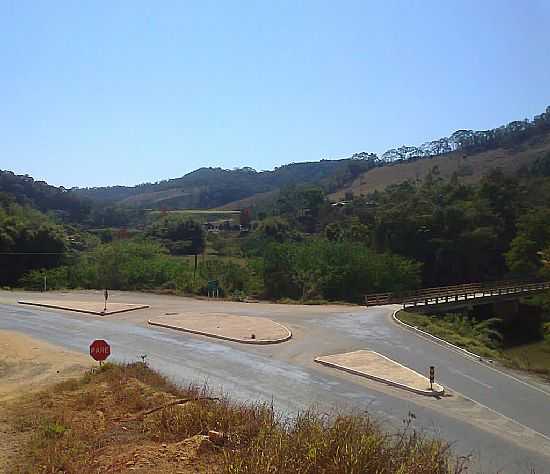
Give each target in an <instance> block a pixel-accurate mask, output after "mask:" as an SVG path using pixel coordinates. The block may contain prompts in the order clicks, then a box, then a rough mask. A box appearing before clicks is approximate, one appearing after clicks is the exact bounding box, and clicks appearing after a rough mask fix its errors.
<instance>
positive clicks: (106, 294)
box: [103, 288, 109, 313]
mask: <svg viewBox="0 0 550 474" xmlns="http://www.w3.org/2000/svg"><path fill="white" fill-rule="evenodd" d="M103 296H104V297H105V306H104V307H103V312H104V313H105V312H106V311H107V300H108V299H109V291H108V290H107V288H105V291H104V292H103Z"/></svg>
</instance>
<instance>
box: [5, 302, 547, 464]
mask: <svg viewBox="0 0 550 474" xmlns="http://www.w3.org/2000/svg"><path fill="white" fill-rule="evenodd" d="M155 298H158V297H155ZM207 304H210V303H207ZM211 304H214V305H218V306H217V309H215V310H214V309H213V311H220V309H219V308H220V305H223V311H224V312H235V313H239V314H251V315H256V316H266V312H265V311H261V313H262V314H259V310H258V308H259V307H260V306H258V305H238V304H236V305H232V304H231V303H211ZM391 312H392V310H391V308H388V307H378V308H377V307H375V308H369V309H364V308H354V307H342V310H341V313H340V314H331V313H326V312H324V311H323V310H321V309H320V310H319V311H318V312H315V311H312V310H311V309H310V310H308V311H307V312H306V313H305V314H304V313H301V312H299V309H297V313H296V314H292V311H288V310H287V311H284V312H281V313H280V314H277V313H276V312H271V314H270V317H271V318H273V319H275V320H276V321H278V322H282V323H283V324H286V325H287V326H289V327H290V328H291V329H292V330H293V333H294V335H295V337H294V340H293V341H291V342H289V343H284V344H280V345H276V346H244V345H239V344H236V343H230V342H223V341H219V340H213V339H208V338H205V337H201V336H193V335H190V334H185V333H179V332H178V333H176V332H174V331H171V330H169V329H162V328H150V327H146V326H145V325H144V324H143V322H142V321H137V320H132V317H131V316H128V315H126V316H125V317H123V318H118V319H117V317H116V316H113V317H109V318H97V317H91V316H86V315H80V314H76V313H68V312H62V311H51V310H40V309H31V308H23V307H17V306H13V305H0V329H12V330H18V331H21V332H24V333H26V334H29V335H31V336H33V337H37V338H40V339H43V340H46V341H48V342H52V343H56V344H59V345H62V346H64V347H67V348H69V349H73V350H76V351H81V352H86V351H87V348H88V345H89V343H90V341H91V340H92V339H95V338H104V339H107V340H109V342H110V343H111V346H112V352H113V358H114V359H116V360H120V361H124V360H126V361H130V360H137V359H138V356H139V354H141V353H146V354H148V361H149V362H150V364H151V365H152V366H153V367H155V368H157V369H159V370H161V371H163V372H164V373H166V374H169V375H171V376H172V377H174V378H175V379H176V380H179V381H186V382H188V381H190V380H193V381H196V382H199V383H202V382H204V381H206V382H207V383H208V384H209V385H210V386H211V387H212V388H214V389H219V388H220V387H222V388H223V389H224V390H226V391H227V392H229V393H231V395H232V396H233V397H237V398H239V399H243V400H264V401H271V399H272V398H273V400H274V402H275V404H276V405H277V406H278V407H279V408H281V409H283V410H285V411H288V412H290V413H294V412H296V411H298V410H301V409H304V408H307V407H309V406H311V405H312V404H316V405H317V406H318V407H319V408H320V409H323V410H325V409H328V408H336V409H344V410H347V409H354V410H367V411H369V412H370V413H371V414H373V415H375V416H376V417H377V418H378V419H380V420H383V421H384V422H385V423H387V424H388V425H391V426H400V425H401V423H402V420H403V419H404V418H406V417H407V414H408V413H409V412H413V413H414V414H415V416H416V420H415V422H414V423H415V426H416V427H417V428H422V429H423V430H425V431H426V432H428V433H430V434H436V435H440V436H442V437H443V438H445V439H447V440H449V441H451V442H453V444H454V449H455V452H457V453H458V454H461V455H466V454H473V456H474V457H475V459H476V468H479V469H482V470H483V471H484V472H495V471H497V470H502V471H503V472H511V473H515V472H529V470H530V468H531V467H535V468H536V472H538V473H540V472H543V473H544V472H549V473H550V468H549V466H550V396H549V395H548V394H547V393H545V392H544V391H543V390H548V388H545V387H544V386H540V387H537V386H535V387H533V386H530V385H528V384H526V383H524V382H522V381H520V380H516V379H514V378H511V377H508V376H507V375H505V374H502V373H500V372H497V371H495V370H493V369H492V368H490V367H487V366H485V365H483V364H479V363H477V362H475V361H473V360H471V359H469V358H467V357H464V356H463V355H461V354H459V353H457V352H454V351H451V350H448V349H446V348H444V347H441V346H439V345H437V344H435V343H433V342H431V341H429V340H425V339H423V338H421V337H419V336H417V335H416V334H415V333H412V332H410V331H408V330H406V329H404V328H402V327H401V326H398V325H396V324H395V323H394V322H393V321H391ZM298 313H299V314H298ZM136 314H137V313H136ZM365 348H368V349H372V350H375V351H378V352H381V353H383V354H385V355H387V356H389V357H391V358H393V359H395V360H397V361H399V362H401V363H404V364H405V365H408V366H410V367H412V368H414V369H416V370H418V371H420V372H426V370H427V367H428V366H429V365H436V367H437V375H438V380H439V381H440V382H441V383H442V384H443V385H445V386H446V387H449V388H451V392H454V393H453V396H451V397H445V398H443V399H441V400H435V399H430V398H426V397H420V396H417V395H414V394H408V393H406V392H401V391H399V390H397V389H393V388H390V387H386V386H384V385H381V384H377V383H376V382H371V381H366V380H363V379H359V378H357V377H354V376H352V375H349V374H344V373H341V372H337V371H335V370H334V369H330V368H326V367H322V366H319V365H317V364H314V363H313V362H312V360H313V358H314V357H315V356H318V355H324V354H332V353H337V352H346V351H351V350H355V349H365ZM457 392H459V393H457ZM460 394H463V395H464V396H465V397H469V398H471V399H473V400H476V401H477V402H480V403H481V404H482V405H484V406H487V407H489V408H490V409H491V410H489V409H485V408H483V406H480V405H478V404H476V403H474V402H471V401H469V400H468V399H465V398H463V397H462V396H461V395H460ZM492 410H494V411H496V412H498V413H500V414H502V415H504V416H500V415H499V414H496V413H494V412H493V411H492ZM509 419H512V420H515V421H516V422H518V423H514V422H512V421H509ZM533 430H534V431H533ZM537 433H540V434H541V435H539V434H537ZM543 435H545V436H548V439H546V438H545V437H544V436H543Z"/></svg>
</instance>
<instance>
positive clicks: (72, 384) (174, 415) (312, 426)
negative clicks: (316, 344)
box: [13, 363, 465, 474]
mask: <svg viewBox="0 0 550 474" xmlns="http://www.w3.org/2000/svg"><path fill="white" fill-rule="evenodd" d="M207 395H208V389H207V388H206V387H196V386H189V387H186V388H180V387H177V386H175V385H174V384H172V383H171V382H170V381H169V380H167V379H166V378H164V377H163V376H161V375H159V374H158V373H156V372H154V371H152V370H150V369H149V368H147V366H146V365H144V364H142V363H135V364H129V365H111V364H106V365H104V366H103V368H102V369H101V370H99V371H98V372H97V373H95V374H87V375H86V376H85V377H83V378H82V379H80V380H70V381H67V382H64V383H62V384H59V385H57V386H55V387H53V388H52V389H50V390H47V391H44V392H41V393H40V394H38V395H34V396H32V397H29V398H27V399H25V400H21V401H19V402H18V403H17V405H16V406H14V413H15V414H14V417H13V423H14V425H15V426H16V428H17V429H18V430H20V431H22V432H27V433H28V434H29V436H28V439H29V441H28V443H27V445H26V447H25V448H24V450H23V454H22V456H21V457H20V459H18V465H19V470H18V471H16V472H22V473H31V472H33V473H34V472H44V473H58V472H66V473H76V472H78V473H88V472H90V473H91V472H94V473H97V472H124V471H126V470H132V471H137V472H160V473H168V472H181V473H187V472H226V473H232V474H237V473H250V474H252V473H253V474H257V473H311V474H314V473H315V474H317V473H344V472H345V473H369V472H376V473H396V472H399V473H419V474H420V473H430V474H432V473H449V472H452V473H460V472H464V470H465V466H464V465H463V463H462V461H461V460H458V459H456V458H455V457H454V456H453V455H452V454H451V453H450V452H449V449H448V446H447V445H446V443H444V442H442V441H439V440H432V439H428V438H425V437H424V436H422V435H421V434H419V433H417V432H415V431H414V430H413V429H412V428H411V427H410V426H409V425H407V426H406V427H405V428H404V430H402V432H400V433H398V434H393V435H389V434H386V433H384V432H382V430H381V429H380V427H379V426H378V425H377V424H376V423H375V422H373V421H372V420H371V419H370V418H369V417H367V416H365V415H361V416H337V417H328V416H321V415H318V414H315V413H313V412H306V413H303V414H301V415H300V416H298V417H297V418H296V419H293V420H289V419H287V418H283V417H282V416H281V415H279V414H277V413H276V412H275V411H274V410H273V409H272V407H270V406H268V405H265V404H257V405H250V404H242V403H236V402H234V401H231V400H229V399H228V398H226V397H222V398H221V400H217V401H195V402H191V403H187V404H185V405H173V406H170V407H167V408H165V409H161V410H158V411H156V412H154V413H151V414H149V415H146V416H143V413H144V412H146V411H147V410H150V409H152V408H155V407H159V406H161V405H164V404H167V403H169V402H171V401H174V400H176V399H179V398H198V397H201V396H207ZM140 414H141V415H142V416H140ZM209 430H216V431H220V432H223V433H224V434H225V436H224V439H225V442H224V445H223V447H218V446H215V445H213V444H212V443H210V442H209V441H207V440H206V438H205V436H203V435H206V434H207V433H208V431H209Z"/></svg>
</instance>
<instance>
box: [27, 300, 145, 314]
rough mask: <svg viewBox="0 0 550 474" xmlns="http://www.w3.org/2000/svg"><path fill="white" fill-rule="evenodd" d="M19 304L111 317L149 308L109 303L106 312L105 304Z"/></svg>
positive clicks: (66, 301)
mask: <svg viewBox="0 0 550 474" xmlns="http://www.w3.org/2000/svg"><path fill="white" fill-rule="evenodd" d="M18 303H19V304H26V305H31V306H42V307H43V308H52V309H63V310H65V311H76V312H77V313H87V314H95V315H97V316H109V315H111V314H117V313H125V312H127V311H135V310H138V309H146V308H149V305H146V304H130V303H107V311H104V307H105V306H104V303H103V302H93V301H72V300H35V301H23V300H20V301H18Z"/></svg>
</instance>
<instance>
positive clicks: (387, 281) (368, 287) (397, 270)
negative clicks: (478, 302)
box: [264, 239, 420, 301]
mask: <svg viewBox="0 0 550 474" xmlns="http://www.w3.org/2000/svg"><path fill="white" fill-rule="evenodd" d="M264 265H265V267H264V284H265V289H266V293H267V294H268V296H271V297H275V298H281V297H290V298H295V299H301V300H306V299H307V300H312V299H326V300H345V301H361V300H362V298H363V295H364V294H366V293H371V292H377V291H393V292H399V291H403V290H408V289H413V288H417V287H418V285H419V284H420V264H419V263H416V262H413V261H411V260H408V259H406V258H403V257H400V256H398V255H393V254H390V253H383V254H381V253H376V252H374V251H373V250H371V249H369V248H368V247H366V246H365V245H364V244H361V243H358V242H349V241H337V242H333V241H329V240H325V239H310V240H308V241H305V242H300V243H290V242H287V243H283V244H274V243H272V244H270V245H268V246H267V248H266V249H265V252H264Z"/></svg>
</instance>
